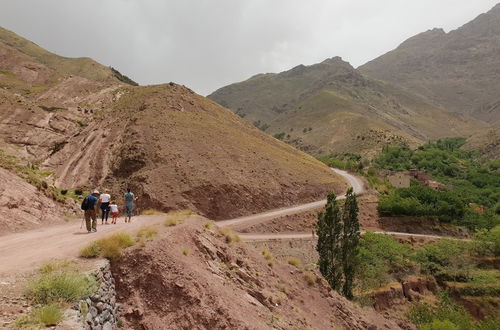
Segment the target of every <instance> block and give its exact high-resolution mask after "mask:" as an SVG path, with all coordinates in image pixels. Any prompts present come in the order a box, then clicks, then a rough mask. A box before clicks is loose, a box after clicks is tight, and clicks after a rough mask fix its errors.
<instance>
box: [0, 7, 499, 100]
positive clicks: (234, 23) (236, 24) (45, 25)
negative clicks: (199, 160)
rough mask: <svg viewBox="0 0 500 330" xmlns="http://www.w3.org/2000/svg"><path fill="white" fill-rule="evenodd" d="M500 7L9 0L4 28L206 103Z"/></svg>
mask: <svg viewBox="0 0 500 330" xmlns="http://www.w3.org/2000/svg"><path fill="white" fill-rule="evenodd" d="M498 1H499V0H469V1H465V0H439V1H436V0H419V1H415V0H411V1H410V0H378V1H374V0H0V25H1V26H2V27H4V28H7V29H9V30H12V31H14V32H16V33H18V34H20V35H21V36H23V37H26V38H28V39H30V40H32V41H34V42H35V43H37V44H39V45H40V46H42V47H44V48H46V49H48V50H50V51H52V52H54V53H57V54H59V55H63V56H71V57H81V56H88V57H92V58H94V59H95V60H97V61H99V62H100V63H102V64H105V65H110V66H113V67H115V68H117V69H118V70H120V71H121V72H122V73H124V74H126V75H128V76H130V77H131V78H132V79H134V80H136V81H137V82H139V83H140V84H156V83H164V82H170V81H174V82H177V83H181V84H184V85H187V86H188V87H190V88H192V89H193V90H195V91H196V92H198V93H200V94H203V95H206V94H208V93H210V92H213V91H214V90H215V89H217V88H219V87H222V86H224V85H227V84H230V83H233V82H237V81H241V80H245V79H247V78H249V77H250V76H252V75H254V74H257V73H262V72H279V71H283V70H286V69H289V68H291V67H294V66H296V65H298V64H313V63H317V62H320V61H323V60H324V59H326V58H329V57H333V56H341V57H342V58H343V59H344V60H346V61H349V62H350V63H351V64H352V65H353V66H359V65H361V64H364V63H365V62H367V61H369V60H371V59H373V58H375V57H377V56H379V55H381V54H383V53H385V52H387V51H389V50H391V49H393V48H395V47H397V46H398V44H400V43H401V42H402V41H404V40H405V39H406V38H408V37H411V36H412V35H415V34H417V33H419V32H423V31H425V30H428V29H431V28H434V27H442V28H444V29H445V31H447V32H448V31H450V30H452V29H456V28H457V27H459V26H461V25H463V24H465V23H466V22H468V21H470V20H471V19H473V18H475V17H476V16H477V15H479V14H481V13H483V12H486V11H488V10H489V9H491V8H492V7H493V6H494V5H495V4H496V3H497V2H498Z"/></svg>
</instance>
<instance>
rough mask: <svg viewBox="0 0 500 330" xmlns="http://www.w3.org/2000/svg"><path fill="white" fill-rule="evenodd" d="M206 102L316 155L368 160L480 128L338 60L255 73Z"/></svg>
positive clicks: (478, 125) (216, 92)
mask: <svg viewBox="0 0 500 330" xmlns="http://www.w3.org/2000/svg"><path fill="white" fill-rule="evenodd" d="M208 97H209V98H211V99H213V100H214V101H216V102H218V103H219V104H221V105H223V106H226V107H228V108H230V109H232V110H233V111H234V112H235V113H237V114H238V115H240V116H241V117H243V118H244V119H246V120H247V121H249V122H251V123H253V124H254V125H255V126H257V127H260V128H261V129H263V130H265V131H266V132H268V133H270V134H273V135H276V136H277V137H279V138H282V139H284V140H285V141H287V142H288V143H290V144H292V145H295V146H297V147H299V148H301V149H302V150H306V151H308V152H310V153H313V154H326V153H331V152H358V153H368V154H372V153H374V152H375V151H376V150H378V149H380V148H381V147H382V145H385V144H401V143H410V144H417V143H421V142H423V141H427V140H429V139H435V138H439V137H446V136H457V135H469V134H471V132H473V131H474V130H475V129H477V128H478V127H481V126H482V124H479V123H478V122H476V121H474V120H472V119H470V118H466V117H462V116H458V115H452V114H449V113H448V112H446V111H444V110H443V109H441V108H438V107H436V106H435V105H433V104H431V103H430V102H428V101H426V100H425V99H423V98H421V97H419V96H416V95H414V94H412V93H410V92H409V91H407V90H404V89H401V88H398V87H395V86H393V85H391V84H388V83H385V82H381V81H378V80H374V79H370V78H367V77H366V76H364V75H362V74H361V73H360V72H359V71H357V70H355V69H354V68H353V67H352V66H351V65H350V64H349V63H347V62H344V61H342V59H340V58H339V57H334V58H331V59H328V60H325V61H323V62H322V63H318V64H314V65H311V66H304V65H299V66H297V67H295V68H293V69H291V70H289V71H285V72H282V73H279V74H264V75H257V76H254V77H252V78H250V79H248V80H246V81H244V82H240V83H236V84H232V85H229V86H226V87H223V88H221V89H219V90H217V91H215V92H214V93H213V94H211V95H209V96H208ZM444 123H446V125H443V124H444Z"/></svg>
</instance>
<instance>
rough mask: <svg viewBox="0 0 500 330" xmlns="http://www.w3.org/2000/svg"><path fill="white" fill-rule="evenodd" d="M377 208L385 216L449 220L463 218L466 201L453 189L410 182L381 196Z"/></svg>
mask: <svg viewBox="0 0 500 330" xmlns="http://www.w3.org/2000/svg"><path fill="white" fill-rule="evenodd" d="M378 210H379V212H380V213H381V214H382V215H386V216H428V217H437V218H439V219H440V220H442V221H445V222H451V221H452V220H456V219H461V218H463V216H464V214H465V212H466V203H465V202H464V201H463V200H462V199H461V198H460V197H459V196H458V195H457V194H455V193H454V192H453V191H448V190H435V189H432V188H429V187H425V186H422V185H420V184H412V185H411V186H410V187H409V188H401V189H395V190H393V191H392V192H391V193H390V194H389V195H387V196H382V197H381V198H380V201H379V205H378Z"/></svg>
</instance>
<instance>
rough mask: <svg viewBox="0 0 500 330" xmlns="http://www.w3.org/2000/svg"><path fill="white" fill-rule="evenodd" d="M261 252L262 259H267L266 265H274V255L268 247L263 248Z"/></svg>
mask: <svg viewBox="0 0 500 330" xmlns="http://www.w3.org/2000/svg"><path fill="white" fill-rule="evenodd" d="M261 253H262V255H263V256H264V259H266V260H267V265H268V266H270V267H272V266H273V265H274V256H273V254H272V253H271V251H269V250H268V249H263V250H262V251H261Z"/></svg>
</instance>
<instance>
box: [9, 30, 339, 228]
mask: <svg viewBox="0 0 500 330" xmlns="http://www.w3.org/2000/svg"><path fill="white" fill-rule="evenodd" d="M120 78H122V77H121V75H119V74H116V72H115V71H113V70H111V69H110V68H108V67H105V66H102V65H100V64H98V63H97V62H95V61H93V60H91V59H86V58H81V59H68V58H64V57H60V56H57V55H54V54H51V53H49V52H48V51H46V50H44V49H42V48H40V47H39V46H37V45H35V44H34V43H32V42H29V41H27V40H25V39H23V38H21V37H19V36H17V35H15V34H14V33H12V32H10V31H7V30H4V29H0V143H1V145H2V146H3V147H2V149H5V150H8V153H9V155H13V156H15V157H17V159H18V160H19V161H20V163H21V165H22V166H25V167H26V168H33V169H35V170H38V169H40V170H43V171H49V174H50V173H52V174H50V175H49V176H47V177H45V178H44V179H43V180H45V181H46V183H45V185H51V184H55V185H56V186H57V187H58V188H64V189H75V188H83V189H84V190H85V189H93V188H94V187H98V188H100V189H103V188H109V189H112V192H113V194H114V195H115V196H116V195H121V194H122V193H123V191H124V189H125V188H126V187H131V188H132V189H133V190H134V192H135V193H136V194H138V196H139V197H140V199H139V202H138V204H139V208H140V209H145V208H158V209H163V210H168V209H175V208H191V209H193V210H196V211H199V212H201V213H202V214H205V215H207V216H210V217H213V218H225V217H232V216H236V215H242V214H245V213H248V212H254V211H258V210H263V209H265V208H274V207H279V206H282V205H288V204H291V203H295V202H298V201H302V200H311V199H316V198H320V197H323V196H324V194H325V193H326V192H327V191H328V190H332V189H333V190H336V191H340V190H342V189H343V184H342V183H340V180H338V178H337V177H336V176H335V174H333V173H332V171H331V170H329V169H328V168H327V167H325V166H324V165H323V164H321V163H319V162H318V161H316V160H315V159H313V158H312V157H310V156H308V155H306V154H304V153H302V152H299V151H297V150H295V149H293V148H291V147H290V146H288V145H286V144H284V143H282V142H280V141H278V140H276V139H273V138H271V137H269V136H267V135H266V134H263V133H262V132H260V131H259V130H257V129H256V128H254V127H252V126H251V125H248V124H246V123H245V122H244V121H242V120H241V119H240V118H239V117H238V116H236V115H234V114H232V113H231V112H230V111H229V110H227V109H224V108H222V107H220V106H218V105H216V104H215V103H213V102H212V101H209V100H207V99H205V98H203V97H201V96H199V95H196V94H194V93H193V92H192V91H190V90H189V89H188V88H185V87H181V86H178V85H175V84H172V83H171V84H165V85H159V86H144V87H143V86H131V85H128V84H125V83H123V82H122V81H121V80H120ZM122 80H123V79H122ZM0 184H3V182H2V183H0ZM62 209H63V208H62Z"/></svg>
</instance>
